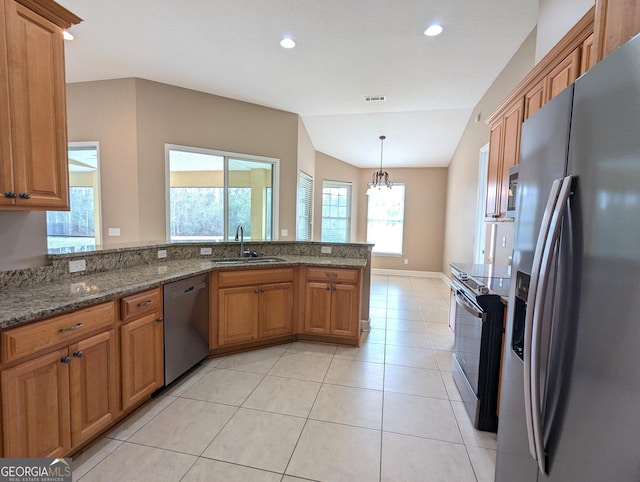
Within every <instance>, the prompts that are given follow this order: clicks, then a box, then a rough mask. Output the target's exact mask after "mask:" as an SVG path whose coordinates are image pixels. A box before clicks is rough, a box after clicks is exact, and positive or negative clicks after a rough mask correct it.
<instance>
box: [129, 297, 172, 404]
mask: <svg viewBox="0 0 640 482" xmlns="http://www.w3.org/2000/svg"><path fill="white" fill-rule="evenodd" d="M121 307H122V309H121V312H122V313H123V318H124V320H123V322H122V325H121V326H120V365H121V367H122V370H121V377H122V380H121V390H122V408H123V409H124V410H127V409H128V408H130V407H133V406H134V405H136V404H138V403H139V402H141V401H143V400H145V399H147V398H149V397H150V396H151V394H152V393H153V392H155V391H156V390H157V389H158V388H160V387H161V386H162V385H164V330H163V324H162V323H163V318H162V293H161V291H160V288H156V289H153V290H149V291H145V292H143V293H138V294H135V295H131V296H128V297H126V298H122V300H121ZM125 308H126V309H125Z"/></svg>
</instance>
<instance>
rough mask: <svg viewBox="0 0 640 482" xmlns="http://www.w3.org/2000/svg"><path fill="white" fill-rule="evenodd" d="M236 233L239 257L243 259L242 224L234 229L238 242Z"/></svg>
mask: <svg viewBox="0 0 640 482" xmlns="http://www.w3.org/2000/svg"><path fill="white" fill-rule="evenodd" d="M238 233H240V257H241V258H244V228H243V227H242V224H238V226H237V227H236V241H238Z"/></svg>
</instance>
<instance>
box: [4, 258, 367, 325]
mask: <svg viewBox="0 0 640 482" xmlns="http://www.w3.org/2000/svg"><path fill="white" fill-rule="evenodd" d="M277 257H278V258H280V259H282V260H283V261H280V262H252V263H251V264H249V265H221V264H217V263H216V262H215V260H209V261H207V260H204V259H202V258H200V259H182V260H170V261H166V262H158V263H153V264H148V265H139V266H131V267H127V268H122V269H112V270H109V271H104V272H100V273H93V274H87V275H83V276H77V277H73V278H67V279H62V280H58V281H49V282H42V283H39V284H35V285H33V286H28V287H16V288H9V289H5V290H2V291H0V329H5V328H8V327H13V326H16V325H19V324H22V323H27V322H30V321H34V320H39V319H42V318H47V317H50V316H53V315H58V314H62V313H65V312H69V311H72V310H75V309H78V308H82V307H85V306H89V305H93V304H96V303H101V302H104V301H108V300H111V299H114V298H118V297H120V296H125V295H128V294H131V293H135V292H138V291H143V290H146V289H149V288H153V287H156V286H159V285H162V284H166V283H169V282H172V281H177V280H180V279H184V278H188V277H190V276H194V275H197V274H200V273H206V272H208V271H211V270H237V269H252V268H259V267H266V266H269V267H281V266H296V265H300V264H303V265H312V266H331V267H335V268H364V267H366V265H367V260H366V259H363V258H342V257H327V256H322V257H320V256H286V255H278V256H277Z"/></svg>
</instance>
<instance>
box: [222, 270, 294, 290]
mask: <svg viewBox="0 0 640 482" xmlns="http://www.w3.org/2000/svg"><path fill="white" fill-rule="evenodd" d="M293 272H294V270H293V268H269V269H247V270H240V271H221V272H219V273H218V286H219V287H220V288H223V287H228V286H252V285H260V284H266V283H282V282H285V281H293V278H294V276H293Z"/></svg>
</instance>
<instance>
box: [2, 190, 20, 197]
mask: <svg viewBox="0 0 640 482" xmlns="http://www.w3.org/2000/svg"><path fill="white" fill-rule="evenodd" d="M4 196H5V197H8V198H9V199H15V198H17V197H18V194H17V193H15V192H14V191H7V192H5V193H4Z"/></svg>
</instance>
